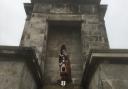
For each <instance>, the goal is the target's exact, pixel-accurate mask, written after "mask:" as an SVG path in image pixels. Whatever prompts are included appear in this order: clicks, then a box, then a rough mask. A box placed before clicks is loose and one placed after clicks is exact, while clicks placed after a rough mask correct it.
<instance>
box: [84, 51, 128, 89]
mask: <svg viewBox="0 0 128 89" xmlns="http://www.w3.org/2000/svg"><path fill="white" fill-rule="evenodd" d="M88 59H89V60H88V62H87V61H86V62H87V64H86V66H85V73H84V76H85V77H83V84H84V85H85V88H87V89H127V88H128V85H127V83H128V75H127V72H128V51H127V50H103V51H101V50H99V51H98V50H97V51H96V50H95V51H92V52H91V54H90V57H88Z"/></svg>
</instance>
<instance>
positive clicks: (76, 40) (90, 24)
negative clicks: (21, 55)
mask: <svg viewBox="0 0 128 89" xmlns="http://www.w3.org/2000/svg"><path fill="white" fill-rule="evenodd" d="M32 5H33V11H32V13H31V15H28V16H29V17H31V18H30V19H29V20H27V22H26V25H25V29H24V35H23V37H22V38H23V39H22V41H21V45H22V46H30V47H34V48H35V50H36V54H37V57H38V62H39V63H40V65H41V67H42V71H43V73H44V76H45V78H46V79H45V80H46V82H51V81H52V82H51V83H53V82H56V81H57V80H58V79H59V65H58V54H59V51H60V47H61V45H62V44H65V45H66V46H67V49H68V54H69V58H70V61H71V68H72V76H73V77H72V79H73V83H74V84H75V83H76V84H78V83H80V82H81V79H82V73H83V67H84V66H83V64H84V63H85V61H86V56H87V55H88V53H89V50H90V49H108V48H109V45H108V40H107V35H106V30H105V28H104V27H105V26H104V22H103V17H102V18H100V14H99V13H100V12H101V10H100V8H99V7H100V6H101V5H100V4H99V0H95V1H94V0H76V1H73V0H52V1H51V0H43V1H42V0H41V1H36V2H32ZM51 74H52V75H51Z"/></svg>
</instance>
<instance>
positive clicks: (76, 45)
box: [44, 28, 83, 88]
mask: <svg viewBox="0 0 128 89" xmlns="http://www.w3.org/2000/svg"><path fill="white" fill-rule="evenodd" d="M78 33H79V30H78V29H75V28H74V29H70V28H68V29H66V28H64V29H57V28H56V29H50V30H49V33H48V34H49V36H48V44H47V58H46V61H45V73H44V74H45V79H44V80H45V83H46V84H52V83H56V82H57V80H58V79H60V77H59V76H60V75H59V74H60V73H59V56H58V55H59V52H60V47H61V45H63V43H64V44H65V45H66V47H67V52H68V55H69V59H70V62H71V77H72V83H73V84H80V83H81V79H82V74H83V65H82V64H83V63H82V58H81V44H80V43H81V42H80V34H78ZM53 87H57V86H53ZM58 87H59V86H58ZM72 88H73V86H72Z"/></svg>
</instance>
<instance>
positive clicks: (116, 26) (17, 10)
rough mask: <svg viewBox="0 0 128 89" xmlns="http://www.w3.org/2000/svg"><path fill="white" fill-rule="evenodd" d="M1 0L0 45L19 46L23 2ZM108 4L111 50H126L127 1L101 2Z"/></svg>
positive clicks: (127, 39) (127, 38) (23, 16)
mask: <svg viewBox="0 0 128 89" xmlns="http://www.w3.org/2000/svg"><path fill="white" fill-rule="evenodd" d="M24 1H26V2H28V1H29V0H1V3H0V45H15V46H17V45H19V42H20V39H21V35H22V31H23V28H24V23H25V18H26V15H25V12H24V8H23V2H24ZM102 3H107V4H108V10H107V12H106V16H105V21H106V29H107V34H108V38H109V43H110V47H111V48H127V49H128V12H127V8H128V0H102Z"/></svg>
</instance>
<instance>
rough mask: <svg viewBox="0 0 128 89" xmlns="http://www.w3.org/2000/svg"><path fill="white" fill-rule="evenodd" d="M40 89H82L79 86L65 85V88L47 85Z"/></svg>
mask: <svg viewBox="0 0 128 89" xmlns="http://www.w3.org/2000/svg"><path fill="white" fill-rule="evenodd" d="M42 89H83V88H82V87H81V86H80V85H73V84H70V85H67V86H65V87H62V86H60V85H58V84H47V85H45V86H44V87H43V88H42Z"/></svg>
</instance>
